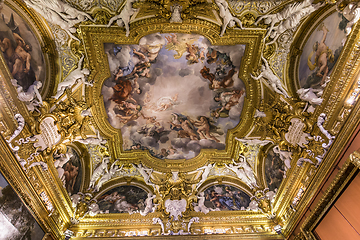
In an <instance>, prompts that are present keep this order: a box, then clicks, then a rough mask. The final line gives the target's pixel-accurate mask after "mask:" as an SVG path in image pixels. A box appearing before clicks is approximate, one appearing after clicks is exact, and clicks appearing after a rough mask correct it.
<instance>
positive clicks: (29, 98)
mask: <svg viewBox="0 0 360 240" xmlns="http://www.w3.org/2000/svg"><path fill="white" fill-rule="evenodd" d="M11 83H12V85H14V86H15V87H16V92H17V94H18V99H19V100H20V101H23V102H24V103H25V104H26V107H27V109H28V110H29V111H34V110H35V109H36V108H35V107H37V106H40V105H43V101H42V97H41V95H40V93H39V89H40V88H41V87H42V83H41V82H40V81H35V82H34V83H33V84H32V85H31V86H30V87H29V88H28V90H27V91H26V92H24V90H23V87H22V86H20V85H19V84H18V83H17V80H16V79H11ZM36 99H37V100H38V101H37V100H36Z"/></svg>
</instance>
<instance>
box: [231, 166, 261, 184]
mask: <svg viewBox="0 0 360 240" xmlns="http://www.w3.org/2000/svg"><path fill="white" fill-rule="evenodd" d="M225 167H226V168H228V169H230V170H232V171H233V172H234V173H235V174H236V176H237V177H238V178H239V179H240V180H241V181H243V182H244V183H245V184H246V185H248V186H249V187H250V188H251V189H254V188H255V187H256V186H253V184H252V182H251V181H250V179H249V178H248V177H247V176H246V173H245V171H244V169H242V168H240V166H237V165H233V164H229V165H227V164H225Z"/></svg>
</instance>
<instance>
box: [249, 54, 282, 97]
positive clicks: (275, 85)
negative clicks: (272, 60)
mask: <svg viewBox="0 0 360 240" xmlns="http://www.w3.org/2000/svg"><path fill="white" fill-rule="evenodd" d="M261 59H262V60H263V62H264V64H263V65H262V66H261V73H260V74H259V75H258V76H257V77H255V76H253V75H252V74H250V76H251V77H252V78H253V79H255V80H259V79H260V78H261V77H264V78H266V79H267V80H268V82H269V83H270V86H271V88H272V89H273V90H274V91H275V92H277V93H279V94H281V95H283V96H284V97H286V98H289V95H288V93H287V92H286V90H285V89H284V87H283V86H282V83H281V81H280V79H279V77H277V76H276V75H275V74H274V73H273V71H272V70H271V68H270V66H269V63H268V62H267V61H266V59H265V58H264V57H263V56H261Z"/></svg>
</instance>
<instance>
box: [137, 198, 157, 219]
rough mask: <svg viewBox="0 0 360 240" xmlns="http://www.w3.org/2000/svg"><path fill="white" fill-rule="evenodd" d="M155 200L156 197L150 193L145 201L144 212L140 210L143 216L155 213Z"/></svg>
mask: <svg viewBox="0 0 360 240" xmlns="http://www.w3.org/2000/svg"><path fill="white" fill-rule="evenodd" d="M154 198H156V195H153V194H151V193H148V197H147V198H146V200H145V209H144V211H143V210H140V214H141V216H146V215H148V214H149V213H152V212H154V211H155V207H154V203H153V199H154Z"/></svg>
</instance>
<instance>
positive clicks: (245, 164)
mask: <svg viewBox="0 0 360 240" xmlns="http://www.w3.org/2000/svg"><path fill="white" fill-rule="evenodd" d="M233 163H234V165H235V166H238V167H241V168H243V169H244V171H245V174H246V177H247V178H248V179H249V180H250V182H251V185H252V186H254V187H259V186H258V185H257V181H256V177H255V174H254V170H253V169H252V168H251V167H250V165H249V163H248V162H247V161H246V159H245V157H243V156H241V155H240V156H239V162H238V163H236V162H235V160H234V159H233Z"/></svg>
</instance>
